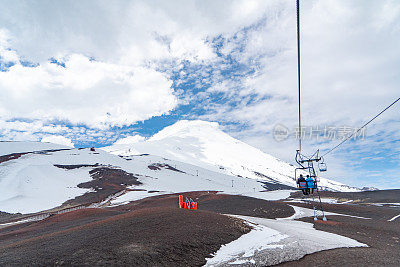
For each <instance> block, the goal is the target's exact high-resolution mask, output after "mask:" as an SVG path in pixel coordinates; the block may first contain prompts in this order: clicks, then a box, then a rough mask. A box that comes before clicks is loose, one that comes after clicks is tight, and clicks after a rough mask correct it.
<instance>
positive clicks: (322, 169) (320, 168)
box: [318, 162, 327, 172]
mask: <svg viewBox="0 0 400 267" xmlns="http://www.w3.org/2000/svg"><path fill="white" fill-rule="evenodd" d="M318 167H319V171H320V172H326V170H327V168H326V163H323V162H321V163H319V164H318Z"/></svg>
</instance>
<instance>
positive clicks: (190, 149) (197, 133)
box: [103, 120, 359, 191]
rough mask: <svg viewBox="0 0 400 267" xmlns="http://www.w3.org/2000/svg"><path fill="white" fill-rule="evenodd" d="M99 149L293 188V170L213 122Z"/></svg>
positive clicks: (330, 184) (335, 185) (183, 124)
mask: <svg viewBox="0 0 400 267" xmlns="http://www.w3.org/2000/svg"><path fill="white" fill-rule="evenodd" d="M103 149H104V150H106V151H108V152H110V153H112V154H116V155H137V154H141V153H149V154H152V155H158V156H162V157H165V158H169V159H174V160H179V161H182V162H186V163H190V164H193V165H197V166H201V167H203V168H206V169H209V170H212V171H216V172H221V173H225V174H229V175H236V176H242V177H249V178H253V179H259V180H265V181H268V182H276V183H280V184H284V185H288V186H296V183H295V179H294V169H295V167H294V166H292V165H290V164H288V163H286V162H283V161H281V160H279V159H277V158H275V157H273V156H271V155H268V154H266V153H264V152H262V151H261V150H259V149H256V148H254V147H252V146H250V145H247V144H246V143H244V142H241V141H239V140H237V139H235V138H233V137H231V136H229V135H228V134H226V133H224V132H223V131H221V130H220V129H219V125H218V124H217V123H215V122H206V121H200V120H193V121H187V120H184V121H179V122H177V123H175V124H174V125H171V126H169V127H166V128H164V129H163V130H161V131H160V132H159V133H157V134H155V135H154V136H152V137H151V138H149V139H148V140H146V141H143V142H137V143H133V144H115V145H112V146H109V147H105V148H103ZM319 185H320V186H321V187H322V188H324V189H328V190H334V191H358V190H359V189H357V188H354V187H349V186H347V185H344V184H341V183H339V182H335V181H332V180H328V179H325V178H321V181H320V183H319Z"/></svg>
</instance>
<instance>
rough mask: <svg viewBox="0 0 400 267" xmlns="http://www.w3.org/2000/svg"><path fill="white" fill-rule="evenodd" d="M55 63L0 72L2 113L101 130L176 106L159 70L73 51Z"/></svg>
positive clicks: (2, 114) (0, 108) (13, 67)
mask: <svg viewBox="0 0 400 267" xmlns="http://www.w3.org/2000/svg"><path fill="white" fill-rule="evenodd" d="M62 62H63V63H62V64H63V65H64V66H61V65H59V64H55V63H51V62H45V63H43V64H40V65H38V66H34V67H31V66H24V65H22V64H20V63H17V64H15V65H14V66H12V67H10V68H9V69H8V71H5V72H0V99H1V100H0V116H1V117H2V118H3V119H11V118H15V117H17V118H18V117H22V118H28V119H41V120H45V121H46V120H47V121H50V120H54V119H56V120H68V121H70V122H71V123H75V124H79V123H81V124H86V125H88V126H90V127H97V128H105V127H108V126H115V125H118V126H122V125H130V124H132V123H134V122H136V121H140V120H145V119H148V118H150V117H152V116H156V115H161V114H164V113H167V112H168V111H169V110H171V109H173V108H174V107H175V106H176V103H177V100H176V98H175V96H174V95H173V92H172V89H171V88H170V87H171V81H170V80H169V79H168V78H167V77H165V75H163V74H162V73H160V72H157V71H155V70H153V69H148V68H144V67H128V66H121V65H115V64H111V63H105V62H98V61H95V60H90V59H89V58H87V57H85V56H83V55H80V54H73V55H70V56H68V57H66V58H63V59H62Z"/></svg>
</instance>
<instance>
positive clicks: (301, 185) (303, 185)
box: [297, 174, 308, 195]
mask: <svg viewBox="0 0 400 267" xmlns="http://www.w3.org/2000/svg"><path fill="white" fill-rule="evenodd" d="M297 184H298V185H299V188H300V189H301V191H302V192H303V194H304V195H308V190H307V181H306V179H304V176H303V175H302V174H300V177H299V179H297Z"/></svg>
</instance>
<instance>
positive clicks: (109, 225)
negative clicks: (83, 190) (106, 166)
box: [0, 193, 250, 266]
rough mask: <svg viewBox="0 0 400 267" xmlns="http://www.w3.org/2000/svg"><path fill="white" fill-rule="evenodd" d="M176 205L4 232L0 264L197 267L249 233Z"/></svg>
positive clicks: (129, 208) (164, 199)
mask: <svg viewBox="0 0 400 267" xmlns="http://www.w3.org/2000/svg"><path fill="white" fill-rule="evenodd" d="M197 194H198V195H199V196H200V195H201V194H203V193H197ZM211 194H212V195H214V193H211ZM190 195H191V196H194V197H195V196H196V193H191V194H190ZM177 200H178V198H177V195H167V196H161V197H153V198H150V199H144V200H140V201H135V202H132V203H131V204H128V205H124V206H119V207H115V208H107V209H82V210H77V211H72V212H68V213H64V214H59V215H53V216H51V217H50V218H47V219H45V220H43V221H40V222H35V223H27V224H23V225H15V226H10V227H7V228H4V229H2V230H1V231H0V255H1V257H0V265H134V266H200V265H203V264H205V262H206V261H205V258H206V257H207V256H209V255H210V254H211V253H214V252H216V251H217V250H218V249H219V248H220V246H221V245H222V244H226V243H229V242H231V241H233V240H235V239H237V238H239V237H240V236H241V235H242V234H244V233H247V232H249V231H250V227H249V226H248V225H247V224H245V223H243V222H242V221H241V220H239V219H236V218H232V217H228V216H224V215H220V214H217V213H215V212H211V211H205V210H197V211H193V210H184V209H179V208H178V203H177Z"/></svg>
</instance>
